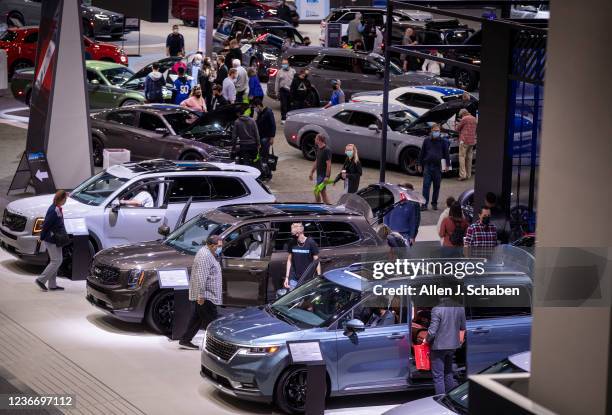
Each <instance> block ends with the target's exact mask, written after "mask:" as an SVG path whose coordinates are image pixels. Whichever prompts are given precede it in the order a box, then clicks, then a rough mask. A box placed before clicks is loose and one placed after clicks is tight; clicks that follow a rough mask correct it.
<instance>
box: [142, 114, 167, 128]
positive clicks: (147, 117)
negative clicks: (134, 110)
mask: <svg viewBox="0 0 612 415" xmlns="http://www.w3.org/2000/svg"><path fill="white" fill-rule="evenodd" d="M138 127H139V128H142V129H143V130H147V131H155V129H156V128H167V127H166V124H164V122H163V121H162V120H161V118H159V117H158V116H157V115H155V114H149V113H148V112H141V113H140V119H139V120H138Z"/></svg>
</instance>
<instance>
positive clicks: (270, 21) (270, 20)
mask: <svg viewBox="0 0 612 415" xmlns="http://www.w3.org/2000/svg"><path fill="white" fill-rule="evenodd" d="M226 19H227V20H240V21H242V22H244V23H246V24H251V25H253V26H256V27H257V26H265V27H288V28H293V29H294V27H293V26H292V25H291V24H290V23H288V22H286V21H284V20H282V19H277V18H276V17H267V18H265V19H261V20H251V19H247V18H246V17H240V16H230V17H227V18H226Z"/></svg>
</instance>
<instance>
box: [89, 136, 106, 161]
mask: <svg viewBox="0 0 612 415" xmlns="http://www.w3.org/2000/svg"><path fill="white" fill-rule="evenodd" d="M91 158H92V159H93V164H94V166H96V167H102V164H103V163H104V143H103V142H102V140H101V139H100V137H97V136H95V135H94V136H93V137H92V139H91Z"/></svg>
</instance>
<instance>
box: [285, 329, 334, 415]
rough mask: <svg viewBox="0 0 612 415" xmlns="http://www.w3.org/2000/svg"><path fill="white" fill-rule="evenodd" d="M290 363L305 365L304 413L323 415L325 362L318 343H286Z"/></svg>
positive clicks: (325, 393) (325, 387) (325, 390)
mask: <svg viewBox="0 0 612 415" xmlns="http://www.w3.org/2000/svg"><path fill="white" fill-rule="evenodd" d="M287 348H288V350H289V355H290V356H291V362H292V363H293V364H296V365H306V403H305V405H304V413H305V414H307V415H323V414H324V413H325V397H326V395H327V379H326V369H325V360H323V355H322V354H321V346H320V344H319V342H318V341H297V342H287Z"/></svg>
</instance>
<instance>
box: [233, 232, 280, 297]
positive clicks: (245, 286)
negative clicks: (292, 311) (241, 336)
mask: <svg viewBox="0 0 612 415" xmlns="http://www.w3.org/2000/svg"><path fill="white" fill-rule="evenodd" d="M273 232H274V230H272V229H270V228H269V224H268V223H266V222H260V223H250V224H246V225H243V226H241V227H240V228H238V229H236V230H234V231H232V232H230V233H229V234H228V235H227V236H226V237H225V239H224V241H223V245H224V246H223V252H222V254H221V268H222V273H223V305H226V306H230V307H246V306H255V305H261V304H265V302H266V297H267V286H268V268H269V264H270V259H271V254H272V249H271V245H270V241H271V238H270V234H271V233H273Z"/></svg>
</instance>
